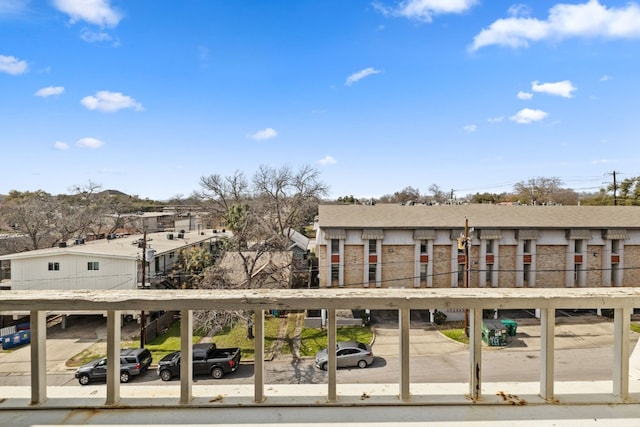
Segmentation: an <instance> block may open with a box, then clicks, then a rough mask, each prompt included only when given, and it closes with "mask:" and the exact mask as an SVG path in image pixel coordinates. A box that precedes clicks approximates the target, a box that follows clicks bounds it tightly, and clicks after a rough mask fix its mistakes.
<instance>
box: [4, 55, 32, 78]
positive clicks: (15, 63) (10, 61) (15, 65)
mask: <svg viewBox="0 0 640 427" xmlns="http://www.w3.org/2000/svg"><path fill="white" fill-rule="evenodd" d="M28 70H29V65H28V64H27V61H23V60H20V59H18V58H16V57H13V56H5V55H0V72H2V73H7V74H14V75H17V74H23V73H26V72H27V71H28Z"/></svg>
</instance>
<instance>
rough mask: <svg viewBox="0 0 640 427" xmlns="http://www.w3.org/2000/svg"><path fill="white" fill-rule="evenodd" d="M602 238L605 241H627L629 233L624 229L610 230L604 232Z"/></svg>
mask: <svg viewBox="0 0 640 427" xmlns="http://www.w3.org/2000/svg"><path fill="white" fill-rule="evenodd" d="M602 238H603V239H605V240H627V239H628V238H629V233H628V232H627V230H625V229H624V228H610V229H607V230H602Z"/></svg>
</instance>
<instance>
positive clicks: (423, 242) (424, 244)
mask: <svg viewBox="0 0 640 427" xmlns="http://www.w3.org/2000/svg"><path fill="white" fill-rule="evenodd" d="M420 253H421V254H426V253H427V241H426V240H420Z"/></svg>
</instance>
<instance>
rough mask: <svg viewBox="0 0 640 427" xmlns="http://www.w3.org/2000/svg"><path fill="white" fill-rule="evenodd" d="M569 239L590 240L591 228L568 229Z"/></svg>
mask: <svg viewBox="0 0 640 427" xmlns="http://www.w3.org/2000/svg"><path fill="white" fill-rule="evenodd" d="M567 239H569V240H589V239H591V230H587V229H585V228H572V229H570V230H568V231H567Z"/></svg>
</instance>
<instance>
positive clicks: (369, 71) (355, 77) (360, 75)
mask: <svg viewBox="0 0 640 427" xmlns="http://www.w3.org/2000/svg"><path fill="white" fill-rule="evenodd" d="M381 72H382V71H380V70H376V69H375V68H371V67H369V68H365V69H364V70H362V71H358V72H357V73H353V74H351V75H350V76H349V77H347V80H346V81H345V82H344V84H345V85H346V86H351V85H352V84H354V83H356V82H358V81H360V80H362V79H364V78H365V77H368V76H371V75H374V74H380V73H381Z"/></svg>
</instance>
